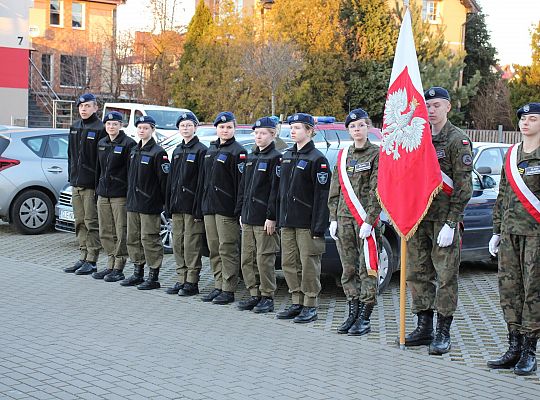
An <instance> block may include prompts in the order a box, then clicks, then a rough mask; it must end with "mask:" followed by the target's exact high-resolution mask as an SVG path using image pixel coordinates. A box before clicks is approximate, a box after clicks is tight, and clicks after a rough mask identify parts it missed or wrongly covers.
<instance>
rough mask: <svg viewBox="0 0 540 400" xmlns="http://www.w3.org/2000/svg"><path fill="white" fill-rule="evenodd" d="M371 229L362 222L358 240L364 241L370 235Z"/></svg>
mask: <svg viewBox="0 0 540 400" xmlns="http://www.w3.org/2000/svg"><path fill="white" fill-rule="evenodd" d="M372 229H373V227H372V226H371V225H370V224H368V223H367V222H364V223H363V224H362V226H361V227H360V233H359V234H358V236H360V239H365V238H367V237H368V236H369V235H371V230H372Z"/></svg>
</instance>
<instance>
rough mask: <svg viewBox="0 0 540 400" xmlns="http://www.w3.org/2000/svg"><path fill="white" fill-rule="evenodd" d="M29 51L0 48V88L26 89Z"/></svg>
mask: <svg viewBox="0 0 540 400" xmlns="http://www.w3.org/2000/svg"><path fill="white" fill-rule="evenodd" d="M28 57H29V50H28V49H15V48H12V47H0V60H2V61H1V62H0V88H16V89H28V69H29V61H28Z"/></svg>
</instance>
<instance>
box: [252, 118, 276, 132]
mask: <svg viewBox="0 0 540 400" xmlns="http://www.w3.org/2000/svg"><path fill="white" fill-rule="evenodd" d="M255 128H271V129H275V128H276V121H275V120H274V119H273V118H272V117H262V118H259V119H258V120H257V121H256V122H255V123H254V124H253V126H252V127H251V129H253V130H255Z"/></svg>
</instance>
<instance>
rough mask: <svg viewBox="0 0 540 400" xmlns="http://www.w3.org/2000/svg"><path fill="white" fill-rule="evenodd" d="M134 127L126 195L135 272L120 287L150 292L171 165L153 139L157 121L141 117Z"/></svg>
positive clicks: (160, 256)
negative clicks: (146, 269) (131, 287)
mask: <svg viewBox="0 0 540 400" xmlns="http://www.w3.org/2000/svg"><path fill="white" fill-rule="evenodd" d="M135 126H136V127H137V135H138V136H139V138H140V139H141V141H140V142H139V143H138V144H137V145H136V146H135V147H133V149H132V150H131V156H130V157H131V160H130V163H129V173H128V191H127V211H128V214H127V223H128V226H127V249H128V254H129V258H130V259H131V261H132V262H133V264H134V269H133V275H132V276H130V277H129V278H127V279H124V280H123V281H122V282H120V285H122V286H135V285H139V286H137V289H140V290H151V289H157V288H159V287H160V284H159V282H158V278H159V268H160V267H161V263H162V261H163V245H162V243H161V238H160V236H159V232H160V227H161V213H162V211H163V207H164V205H165V195H166V191H167V177H168V175H169V169H170V167H171V164H170V163H169V158H168V157H167V153H166V152H165V150H163V149H162V148H161V146H158V145H157V144H156V141H155V140H154V138H153V137H152V134H153V133H154V131H155V127H156V121H155V120H154V119H153V118H152V117H150V116H143V117H140V118H139V119H137V121H136V122H135ZM145 263H146V264H148V267H149V271H148V278H147V279H146V280H144V279H143V278H144V264H145ZM143 281H144V282H143Z"/></svg>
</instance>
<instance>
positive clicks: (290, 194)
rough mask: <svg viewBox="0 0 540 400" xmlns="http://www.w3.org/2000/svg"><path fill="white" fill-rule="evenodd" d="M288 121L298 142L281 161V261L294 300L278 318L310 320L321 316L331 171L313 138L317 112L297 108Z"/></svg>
mask: <svg viewBox="0 0 540 400" xmlns="http://www.w3.org/2000/svg"><path fill="white" fill-rule="evenodd" d="M289 124H290V125H291V138H292V140H294V141H295V142H296V143H295V144H294V146H293V147H292V148H290V149H289V150H287V152H285V154H284V155H283V161H282V163H281V173H280V175H281V176H280V183H279V193H278V216H279V217H278V221H279V226H280V228H281V266H282V269H283V274H284V275H285V280H286V281H287V286H288V287H289V293H291V295H292V305H291V306H290V307H289V308H288V309H286V310H285V311H282V312H279V313H278V314H277V318H278V319H292V318H294V322H297V323H307V322H312V321H315V320H316V319H317V306H318V296H319V292H320V291H321V282H320V276H321V256H322V254H323V253H324V251H325V247H326V246H325V239H324V233H325V231H326V229H327V228H328V223H329V221H328V217H329V211H328V191H329V189H330V179H331V175H332V174H331V172H330V171H329V167H328V160H327V159H326V158H325V157H324V155H323V154H322V153H321V152H320V151H319V150H317V149H316V148H315V144H314V143H313V140H311V138H312V137H313V135H314V134H315V130H314V126H315V120H314V119H313V117H312V116H311V115H309V114H304V113H297V114H294V115H292V116H291V117H289Z"/></svg>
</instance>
